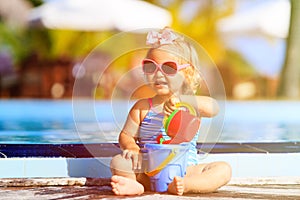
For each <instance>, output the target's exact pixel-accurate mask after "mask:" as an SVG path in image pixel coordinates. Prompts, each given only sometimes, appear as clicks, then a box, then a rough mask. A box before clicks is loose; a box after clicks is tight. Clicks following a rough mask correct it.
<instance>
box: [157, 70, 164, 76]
mask: <svg viewBox="0 0 300 200" xmlns="http://www.w3.org/2000/svg"><path fill="white" fill-rule="evenodd" d="M163 75H164V74H163V73H162V71H161V69H160V68H158V70H157V71H156V76H163Z"/></svg>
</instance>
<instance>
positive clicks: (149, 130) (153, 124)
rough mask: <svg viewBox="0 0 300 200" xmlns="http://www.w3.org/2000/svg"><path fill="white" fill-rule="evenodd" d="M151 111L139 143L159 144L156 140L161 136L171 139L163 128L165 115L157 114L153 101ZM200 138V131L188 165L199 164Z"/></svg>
mask: <svg viewBox="0 0 300 200" xmlns="http://www.w3.org/2000/svg"><path fill="white" fill-rule="evenodd" d="M149 105H150V109H149V111H148V113H147V114H146V116H145V118H144V119H143V121H142V123H141V125H140V129H139V135H138V141H139V143H142V144H145V143H157V141H156V138H157V136H159V135H160V134H162V135H163V138H164V139H165V140H169V139H171V138H170V137H169V136H168V135H167V134H166V131H165V129H164V126H163V118H164V114H163V113H157V112H155V111H154V110H153V109H152V99H151V98H150V99H149ZM198 136H199V131H198V133H197V134H196V135H195V137H194V138H193V139H192V141H191V142H190V145H189V151H188V153H189V156H188V165H195V164H198V163H199V162H198V159H197V148H196V145H197V139H198Z"/></svg>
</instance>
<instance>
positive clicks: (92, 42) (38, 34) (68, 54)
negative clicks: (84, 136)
mask: <svg viewBox="0 0 300 200" xmlns="http://www.w3.org/2000/svg"><path fill="white" fill-rule="evenodd" d="M299 6H300V1H297V0H264V1H261V0H201V1H195V0H148V1H134V0H84V1H83V0H44V1H43V0H9V1H6V0H0V97H1V98H2V101H1V102H0V104H2V105H0V109H2V110H0V117H1V120H2V121H1V123H0V129H2V130H3V131H2V133H1V134H0V140H1V141H4V139H3V138H5V137H6V136H7V135H9V134H11V132H13V133H14V134H15V135H17V136H16V138H14V139H16V140H17V138H19V139H20V138H22V137H26V136H24V135H21V136H20V135H19V136H20V137H19V136H18V134H21V133H20V132H18V131H19V130H21V131H22V130H23V132H24V130H25V129H26V127H25V128H24V129H22V128H21V129H18V127H22V123H21V125H20V123H17V124H13V120H16V116H22V117H23V122H24V123H23V124H26V125H25V126H27V129H29V130H31V131H33V130H34V131H37V132H34V131H33V132H31V133H30V134H33V135H38V134H39V133H38V132H41V130H44V129H43V126H44V125H45V124H43V125H41V124H39V125H37V127H36V128H32V126H33V125H32V124H34V123H32V122H28V119H27V120H24V118H26V114H28V113H30V110H31V109H37V110H36V111H38V110H39V109H40V107H38V106H37V107H36V105H37V102H36V101H34V103H33V104H31V103H28V99H29V100H30V99H33V100H40V99H43V100H47V102H48V101H52V100H54V99H55V100H60V99H62V100H70V99H72V97H73V86H74V81H75V79H76V78H80V76H81V75H83V74H81V73H85V71H82V70H81V71H80V66H81V63H82V62H83V61H84V59H85V58H86V57H87V55H88V54H89V53H90V52H91V51H92V50H93V49H94V48H95V47H96V46H97V45H98V44H100V43H101V42H103V41H105V40H107V39H109V38H110V37H112V36H113V35H115V34H117V33H120V32H123V31H132V30H137V29H142V28H150V27H151V28H152V27H153V28H162V27H164V26H169V27H171V28H173V29H174V30H176V31H178V32H180V33H183V34H185V35H187V36H188V37H190V38H192V39H193V40H195V41H196V42H197V43H199V44H201V45H202V46H203V47H204V49H205V50H206V51H207V53H208V54H209V55H210V57H211V59H212V60H213V62H214V63H215V65H216V66H217V69H218V70H219V72H220V74H221V76H222V79H223V82H224V86H225V91H226V98H227V100H229V107H228V108H227V110H228V112H229V114H231V113H230V109H232V110H234V112H233V113H235V111H236V109H241V110H243V107H242V108H241V107H238V108H237V107H235V106H233V104H231V103H233V102H236V100H239V101H243V102H246V104H245V105H246V107H245V109H246V110H249V111H253V109H255V108H259V109H262V108H264V106H263V104H262V103H261V101H262V100H263V101H264V102H265V101H266V102H267V103H266V104H269V103H270V102H273V103H274V102H276V101H279V100H280V106H283V105H289V107H288V109H285V107H282V108H280V109H279V110H276V108H278V105H277V104H276V105H275V104H274V105H273V104H272V103H271V104H272V106H271V108H268V109H267V111H265V112H270V113H268V115H266V116H263V115H261V114H258V115H259V116H260V118H261V119H264V120H265V119H266V118H268V119H270V120H271V118H272V117H270V116H274V115H276V116H278V118H276V119H275V121H264V120H262V121H259V120H256V121H255V120H254V121H255V122H256V125H257V126H256V127H255V125H253V124H252V123H253V119H254V118H255V117H253V118H247V119H248V124H247V125H249V126H251V127H252V128H254V129H256V130H257V129H260V131H259V133H257V134H258V135H259V136H257V135H256V136H255V133H254V132H255V131H254V132H253V133H252V132H251V131H250V132H247V133H246V134H244V135H243V136H242V139H240V140H243V141H248V140H249V141H252V140H253V141H254V139H253V138H257V137H261V140H263V141H272V139H273V138H274V135H277V134H282V135H284V134H286V133H288V134H289V135H292V136H291V138H292V139H290V140H293V141H294V140H299V138H300V137H299V136H298V135H299V134H298V132H297V131H296V130H297V129H298V128H299V127H298V125H297V124H298V122H297V121H298V120H297V117H296V116H295V115H297V114H295V113H294V112H296V111H297V109H298V107H299V104H298V103H297V102H298V100H299V97H300V77H299V76H300V64H299V63H300V56H299V55H300V54H299V52H300V51H299V49H300V37H299V35H300V16H299V13H300V7H299ZM139 34H140V33H139V32H134V31H133V35H135V36H136V37H134V36H133V37H132V38H131V39H130V40H129V39H128V38H127V39H126V40H125V41H122V44H116V45H114V46H112V47H111V52H110V53H103V54H101V53H99V54H98V55H94V56H95V57H96V58H95V60H97V61H100V62H99V65H101V61H103V63H105V62H106V60H109V59H110V58H111V57H113V56H114V53H115V52H117V49H118V45H127V46H130V45H132V44H133V43H135V42H136V40H137V38H139ZM138 56H139V55H138ZM136 62H137V57H134V56H132V55H131V54H130V55H128V57H125V58H123V59H119V60H118V61H117V62H114V63H113V67H112V68H111V69H110V70H109V71H105V74H103V77H104V78H102V81H100V82H99V80H98V79H97V77H94V78H93V77H92V79H91V81H92V82H93V84H95V85H97V87H95V88H94V91H92V92H90V94H87V95H90V96H91V97H92V98H95V99H97V100H99V101H104V102H106V101H105V100H110V99H111V98H112V94H113V91H114V88H115V84H116V83H117V82H118V80H119V79H120V77H121V76H122V74H123V73H125V72H126V71H128V70H130V69H132V67H134V66H136V65H137V63H136ZM85 70H86V71H89V70H91V71H93V70H95V69H89V68H86V69H85ZM131 81H135V80H134V79H132V80H128V81H127V82H126V85H124V86H123V88H124V90H123V91H121V93H120V94H121V96H122V94H123V95H124V96H128V94H126V92H127V90H126V88H128V87H130V86H131V85H132V84H133V83H132V82H131ZM121 89H122V88H121ZM142 93H143V92H142ZM24 99H26V100H27V101H25V102H27V104H26V103H25V104H24V101H23V103H22V101H19V100H24ZM232 100H233V101H232ZM291 100H293V103H295V102H296V103H295V104H290V101H291ZM256 101H260V102H259V103H258V104H253V102H256ZM11 102H13V103H12V104H11ZM20 102H21V103H20ZM282 102H283V103H282ZM64 103H65V102H64ZM256 103H257V102H256ZM20 105H21V107H20ZM24 105H28V106H29V108H28V107H27V108H26V109H25V110H27V111H26V112H25V113H24V112H21V111H20V110H22V106H24ZM68 105H69V104H68ZM253 105H256V106H253ZM257 105H259V106H257ZM30 106H32V107H30ZM291 106H295V107H296V108H295V109H293V107H291ZM46 107H47V106H46ZM11 109H19V110H14V111H13V112H12V111H11ZM274 109H275V110H274ZM61 110H63V109H58V110H57V109H53V110H52V112H53V113H55V112H56V113H60V114H59V116H64V114H62V113H61ZM283 110H284V115H282V118H280V115H279V113H280V112H282V111H283ZM260 111H261V110H260ZM11 112H12V113H11ZM45 112H51V109H50V110H47V111H45ZM238 113H239V112H237V115H238ZM241 115H242V114H241ZM13 116H14V117H15V118H14V117H13ZM46 116H48V118H47V117H44V118H43V117H42V119H44V122H45V123H47V122H49V121H51V120H50V119H52V118H55V117H57V116H58V114H57V115H55V116H52V118H51V115H49V114H48V115H46ZM230 116H231V115H230ZM291 116H293V117H291ZM22 117H20V118H22ZM35 118H36V119H38V116H35V117H34V119H35ZM65 118H67V121H66V123H64V122H62V123H63V125H62V124H60V123H57V122H55V123H54V122H53V123H54V125H53V124H52V125H53V126H54V127H57V128H58V129H67V128H66V127H69V123H71V119H70V116H69V115H68V116H67V117H65ZM65 118H64V119H65ZM233 118H234V119H232V120H233V121H234V122H236V121H238V120H239V119H241V118H243V116H234V117H233ZM260 118H259V119H260ZM283 118H284V119H285V120H286V119H291V121H292V125H290V126H288V128H286V124H285V121H284V122H282V121H280V119H283ZM7 119H11V121H10V122H7V121H6V120H7ZM64 119H63V120H64ZM272 119H273V118H272ZM5 121H6V122H5ZM21 121H22V120H21ZM229 121H230V120H229ZM27 122H28V123H27ZM231 122H232V121H231ZM250 122H251V123H250ZM30 123H31V125H32V126H31V125H28V124H30ZM249 123H250V124H249ZM229 124H230V122H229ZM262 124H264V125H266V126H263V125H262ZM240 125H241V126H240V127H239V128H240V129H242V128H243V126H245V129H248V127H247V126H246V125H245V124H243V123H242V124H240ZM28 126H30V127H29V128H28ZM45 126H46V125H45ZM85 127H86V126H85ZM91 127H92V126H89V128H88V129H87V130H86V132H92V128H91ZM240 129H237V126H236V124H235V125H233V126H231V127H230V128H229V127H226V123H225V132H226V131H227V132H228V133H233V132H237V131H240V132H242V130H240ZM108 130H110V131H111V129H109V128H108ZM23 132H22V134H23ZM262 132H263V133H262ZM266 132H267V133H268V136H263V134H264V133H266ZM44 133H45V134H46V135H48V136H49V137H50V136H51V135H52V132H50V133H49V132H47V133H46V132H44ZM272 134H274V135H273V136H272ZM62 137H63V136H62ZM280 137H281V136H280ZM228 138H229V139H228ZM275 138H277V137H275ZM14 139H13V140H14ZM223 139H224V141H226V139H228V141H233V140H234V139H232V138H231V137H230V134H228V135H226V134H225V136H224V137H223ZM281 139H282V138H281ZM281 139H280V140H281ZM20 140H21V141H22V139H20ZM275 140H276V139H275ZM277 140H278V138H277ZM48 141H51V139H49V140H48ZM54 141H56V140H54ZM10 142H12V141H10Z"/></svg>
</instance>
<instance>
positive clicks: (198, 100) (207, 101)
mask: <svg viewBox="0 0 300 200" xmlns="http://www.w3.org/2000/svg"><path fill="white" fill-rule="evenodd" d="M179 102H186V103H188V104H190V105H191V106H193V107H194V108H195V109H197V111H198V113H199V115H200V117H214V116H215V115H217V114H218V112H219V105H218V103H217V101H216V100H215V99H213V98H211V97H209V96H196V95H180V99H179V98H177V97H174V96H173V97H171V98H170V99H169V101H167V102H166V103H165V106H164V109H165V113H166V114H167V115H170V114H171V113H172V112H173V111H174V110H175V109H177V108H176V103H179Z"/></svg>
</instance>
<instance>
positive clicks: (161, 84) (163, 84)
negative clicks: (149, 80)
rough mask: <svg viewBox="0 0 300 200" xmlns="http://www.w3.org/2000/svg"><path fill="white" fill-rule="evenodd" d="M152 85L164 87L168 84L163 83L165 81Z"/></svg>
mask: <svg viewBox="0 0 300 200" xmlns="http://www.w3.org/2000/svg"><path fill="white" fill-rule="evenodd" d="M154 85H155V86H166V85H168V83H167V82H165V81H156V82H155V83H154Z"/></svg>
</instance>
